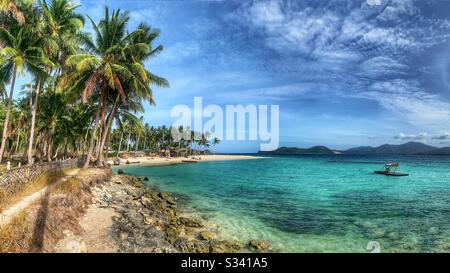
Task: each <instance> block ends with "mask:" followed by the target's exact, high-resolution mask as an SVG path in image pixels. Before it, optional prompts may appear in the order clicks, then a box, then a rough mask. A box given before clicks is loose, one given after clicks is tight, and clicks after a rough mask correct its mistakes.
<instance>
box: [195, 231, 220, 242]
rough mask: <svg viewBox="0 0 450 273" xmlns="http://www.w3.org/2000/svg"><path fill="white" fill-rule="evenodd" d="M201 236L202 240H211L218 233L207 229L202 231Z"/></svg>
mask: <svg viewBox="0 0 450 273" xmlns="http://www.w3.org/2000/svg"><path fill="white" fill-rule="evenodd" d="M199 236H200V239H202V240H206V241H210V240H212V239H214V238H215V237H216V234H215V233H214V232H211V231H207V230H205V231H202V232H200V233H199Z"/></svg>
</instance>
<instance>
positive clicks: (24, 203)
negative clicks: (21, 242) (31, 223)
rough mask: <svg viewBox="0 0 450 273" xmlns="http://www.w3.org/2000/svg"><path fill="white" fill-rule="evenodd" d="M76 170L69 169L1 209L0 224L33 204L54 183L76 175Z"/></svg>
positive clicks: (77, 170) (5, 222)
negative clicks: (63, 174) (56, 178)
mask: <svg viewBox="0 0 450 273" xmlns="http://www.w3.org/2000/svg"><path fill="white" fill-rule="evenodd" d="M78 172H79V169H74V170H71V171H69V172H67V175H66V176H65V177H63V178H61V179H59V180H58V181H56V182H55V183H53V184H52V185H49V186H46V187H44V188H42V189H41V190H39V191H37V192H35V193H33V194H30V195H28V196H26V197H24V198H23V199H21V200H20V201H19V202H17V203H15V204H14V205H12V206H10V207H9V208H7V209H5V210H3V211H2V212H1V213H0V226H3V225H6V224H8V223H9V222H11V220H12V219H13V218H14V216H16V215H17V214H18V213H19V212H21V211H22V210H23V209H25V208H26V207H28V206H30V205H31V204H33V203H34V202H36V201H37V200H39V199H41V198H42V197H44V196H45V194H46V193H47V192H48V191H50V190H51V189H52V188H53V187H55V186H56V185H58V184H60V183H62V182H64V181H66V180H67V178H68V177H71V176H73V175H76V174H77V173H78Z"/></svg>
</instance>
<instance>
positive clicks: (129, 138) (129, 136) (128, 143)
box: [127, 132, 131, 152]
mask: <svg viewBox="0 0 450 273" xmlns="http://www.w3.org/2000/svg"><path fill="white" fill-rule="evenodd" d="M130 141H131V132H130V133H128V139H127V152H129V151H130Z"/></svg>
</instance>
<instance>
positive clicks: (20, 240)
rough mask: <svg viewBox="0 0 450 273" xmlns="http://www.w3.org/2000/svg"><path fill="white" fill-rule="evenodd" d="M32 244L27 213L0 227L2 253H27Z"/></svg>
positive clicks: (22, 213) (24, 212)
mask: <svg viewBox="0 0 450 273" xmlns="http://www.w3.org/2000/svg"><path fill="white" fill-rule="evenodd" d="M30 242H31V232H30V225H29V223H28V220H27V211H26V210H24V211H22V212H21V213H19V214H18V215H17V216H16V217H14V218H13V220H12V221H11V222H10V223H9V224H7V225H4V226H2V227H0V253H2V252H3V253H4V252H26V251H28V248H29V245H30Z"/></svg>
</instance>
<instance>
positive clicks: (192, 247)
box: [186, 240, 209, 253]
mask: <svg viewBox="0 0 450 273" xmlns="http://www.w3.org/2000/svg"><path fill="white" fill-rule="evenodd" d="M186 249H187V251H188V252H189V253H208V252H209V245H208V244H206V243H203V242H199V241H194V240H192V241H187V242H186Z"/></svg>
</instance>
